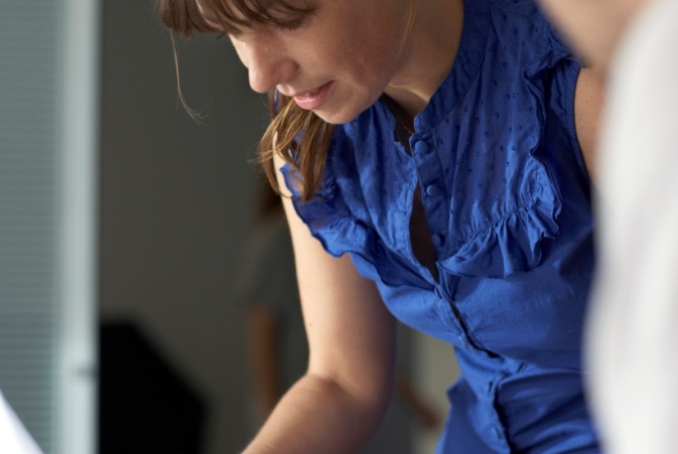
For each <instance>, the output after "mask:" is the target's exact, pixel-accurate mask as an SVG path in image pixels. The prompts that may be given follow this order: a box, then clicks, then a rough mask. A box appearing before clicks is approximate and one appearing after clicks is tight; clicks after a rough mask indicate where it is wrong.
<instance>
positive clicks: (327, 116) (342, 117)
mask: <svg viewBox="0 0 678 454" xmlns="http://www.w3.org/2000/svg"><path fill="white" fill-rule="evenodd" d="M371 105H372V104H369V105H368V106H365V107H362V106H361V107H355V106H348V105H345V106H342V107H341V108H339V109H318V110H316V111H314V112H315V114H316V115H317V116H319V117H320V118H322V119H323V120H324V121H325V122H327V123H329V124H332V125H340V124H343V123H348V122H349V121H351V120H354V119H355V118H356V117H357V116H358V115H360V114H361V113H363V112H364V111H365V110H366V109H367V108H369V107H370V106H371Z"/></svg>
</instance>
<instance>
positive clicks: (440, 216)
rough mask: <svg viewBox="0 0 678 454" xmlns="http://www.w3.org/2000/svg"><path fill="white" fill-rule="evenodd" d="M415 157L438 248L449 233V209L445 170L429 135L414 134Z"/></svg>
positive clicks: (425, 204)
mask: <svg viewBox="0 0 678 454" xmlns="http://www.w3.org/2000/svg"><path fill="white" fill-rule="evenodd" d="M412 139H413V140H412V143H413V149H414V153H413V158H414V161H415V163H416V166H417V173H418V175H419V182H420V184H421V188H422V199H423V203H424V208H425V210H426V219H427V221H428V224H429V227H430V230H431V241H432V242H433V245H434V246H435V247H436V248H439V247H441V246H443V245H444V243H445V234H446V233H447V221H448V219H447V211H448V210H447V209H445V206H446V203H445V189H444V186H443V181H444V178H443V170H442V164H441V162H440V159H439V157H438V155H437V153H436V152H435V148H434V147H433V146H432V145H430V144H429V141H431V140H432V139H431V138H430V137H429V138H427V139H424V138H422V137H417V136H413V138H412Z"/></svg>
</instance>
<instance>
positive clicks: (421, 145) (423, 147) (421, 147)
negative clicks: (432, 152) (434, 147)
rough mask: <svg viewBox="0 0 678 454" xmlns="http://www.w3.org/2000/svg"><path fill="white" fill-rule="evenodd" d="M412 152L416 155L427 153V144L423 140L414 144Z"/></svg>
mask: <svg viewBox="0 0 678 454" xmlns="http://www.w3.org/2000/svg"><path fill="white" fill-rule="evenodd" d="M414 151H416V152H417V153H426V152H427V151H428V144H427V143H426V142H424V141H423V140H420V141H419V142H417V143H415V144H414Z"/></svg>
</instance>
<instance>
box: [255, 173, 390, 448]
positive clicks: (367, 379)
mask: <svg viewBox="0 0 678 454" xmlns="http://www.w3.org/2000/svg"><path fill="white" fill-rule="evenodd" d="M280 166H281V162H280V161H276V167H277V168H279V167H280ZM278 180H279V181H280V185H281V187H282V188H283V189H284V184H283V182H282V176H281V175H280V174H279V175H278ZM284 205H285V211H286V214H287V218H288V222H289V224H290V231H291V234H292V242H293V244H294V250H295V259H296V268H297V274H298V280H299V292H300V296H301V301H302V308H303V313H304V323H305V326H306V332H307V335H308V341H309V347H310V358H309V367H308V371H307V373H306V375H304V376H303V377H302V378H301V379H300V380H299V381H298V382H297V383H296V384H295V385H294V386H293V387H292V388H291V389H290V390H289V391H288V392H287V393H286V394H285V396H283V398H282V399H281V401H280V403H279V404H278V405H277V406H276V408H275V410H274V411H273V413H272V414H271V416H270V418H269V420H268V421H267V422H266V424H265V425H264V427H263V428H262V429H261V431H260V432H259V434H258V435H257V437H256V438H255V439H254V441H253V442H252V443H251V444H250V446H249V447H248V448H247V449H246V451H245V454H263V453H273V452H275V453H276V454H287V453H295V454H297V453H313V454H316V453H318V452H322V453H324V454H331V453H342V454H345V453H350V452H358V451H359V450H360V448H361V447H362V446H363V445H364V444H365V443H367V441H368V440H369V439H370V437H371V435H372V433H373V432H374V431H375V430H376V428H377V426H378V424H379V422H380V421H381V418H382V417H383V414H384V412H385V410H386V408H387V405H388V401H389V399H390V396H391V394H392V389H393V363H394V349H395V343H394V341H395V339H394V336H395V323H394V320H393V317H392V316H391V315H390V313H389V312H388V311H387V309H386V308H385V306H384V304H383V303H382V301H381V298H380V296H379V293H378V292H377V289H376V286H375V284H374V283H373V282H371V281H369V280H367V279H365V278H363V277H361V276H360V275H359V274H358V273H357V272H356V270H355V267H354V266H353V263H352V261H351V260H350V258H349V257H348V256H347V255H344V256H342V257H340V258H338V259H337V258H334V257H332V256H330V255H329V254H327V253H326V252H325V251H324V249H323V248H322V246H321V245H320V243H319V242H318V241H317V240H316V239H314V238H313V237H312V236H311V235H310V233H309V230H308V228H307V227H306V225H304V224H303V222H302V221H301V220H300V219H299V217H298V216H297V214H296V212H295V211H294V208H293V206H292V204H291V201H290V200H289V199H288V198H285V199H284Z"/></svg>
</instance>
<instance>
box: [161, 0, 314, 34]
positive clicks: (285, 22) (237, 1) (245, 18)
mask: <svg viewBox="0 0 678 454" xmlns="http://www.w3.org/2000/svg"><path fill="white" fill-rule="evenodd" d="M198 2H200V6H198ZM293 3H294V4H293ZM293 3H292V2H290V1H289V0H156V2H155V7H156V11H157V14H158V18H159V19H160V22H162V23H163V24H164V25H165V26H166V27H167V28H169V29H170V30H172V31H174V32H175V33H176V34H177V35H179V36H183V37H184V38H190V37H192V36H193V34H194V33H224V32H226V33H229V34H238V33H240V32H241V31H242V29H243V28H250V27H253V26H256V25H274V26H276V27H281V28H293V27H294V26H296V25H297V24H298V23H300V22H301V21H302V20H303V19H304V18H305V17H306V16H308V15H309V14H312V13H313V12H314V11H315V8H314V7H313V6H311V5H310V4H309V3H308V1H305V0H301V1H298V0H293Z"/></svg>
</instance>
